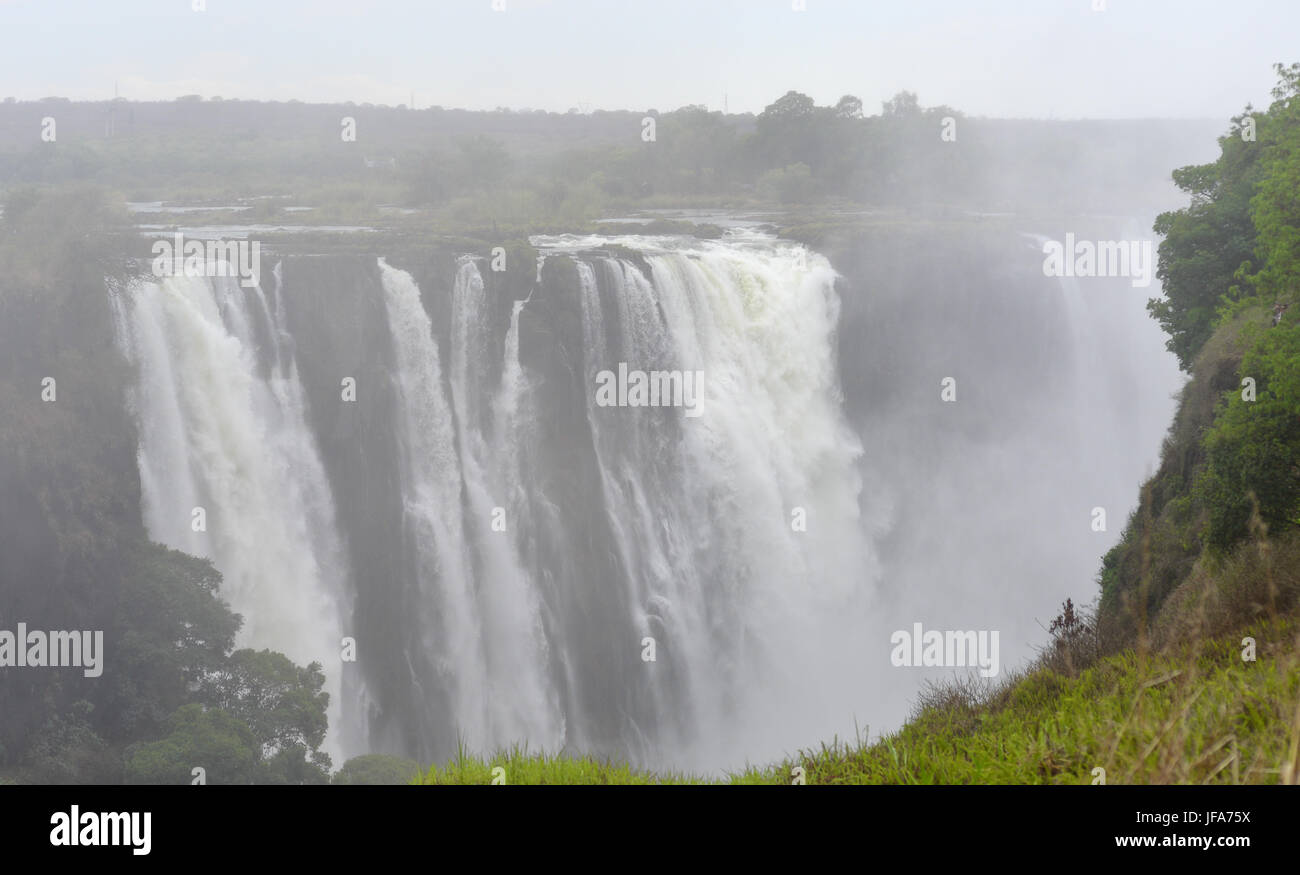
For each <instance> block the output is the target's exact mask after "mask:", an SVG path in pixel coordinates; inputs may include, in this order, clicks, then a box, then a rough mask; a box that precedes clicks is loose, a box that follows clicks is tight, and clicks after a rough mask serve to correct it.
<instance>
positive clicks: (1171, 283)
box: [1147, 106, 1262, 370]
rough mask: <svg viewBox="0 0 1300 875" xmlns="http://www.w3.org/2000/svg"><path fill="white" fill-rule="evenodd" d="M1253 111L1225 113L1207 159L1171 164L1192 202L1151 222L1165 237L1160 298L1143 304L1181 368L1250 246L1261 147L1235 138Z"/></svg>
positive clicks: (1210, 324)
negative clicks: (1212, 157)
mask: <svg viewBox="0 0 1300 875" xmlns="http://www.w3.org/2000/svg"><path fill="white" fill-rule="evenodd" d="M1252 116H1253V113H1252V110H1251V108H1250V107H1249V106H1247V107H1246V111H1245V112H1244V113H1242V114H1241V115H1239V116H1236V117H1234V118H1233V119H1232V126H1231V128H1230V129H1229V131H1228V133H1227V134H1225V135H1224V136H1222V137H1220V138H1219V148H1220V155H1219V157H1218V159H1217V160H1216V161H1215V162H1214V163H1212V164H1201V165H1193V166H1188V167H1181V168H1179V169H1178V170H1175V171H1174V173H1173V178H1174V183H1175V184H1176V185H1177V186H1178V187H1179V188H1180V189H1182V190H1183V191H1185V192H1187V193H1188V194H1189V195H1191V198H1192V202H1191V204H1190V205H1189V206H1187V207H1184V208H1183V209H1181V210H1173V211H1170V212H1165V213H1161V214H1160V215H1159V216H1158V217H1157V218H1156V221H1155V225H1154V230H1155V232H1156V233H1157V234H1160V235H1161V236H1163V237H1164V240H1162V241H1161V243H1160V247H1159V263H1158V265H1157V268H1156V276H1158V277H1159V278H1160V282H1161V290H1162V291H1163V293H1164V297H1163V298H1153V299H1151V300H1150V301H1148V302H1147V310H1148V311H1149V312H1150V313H1151V315H1152V316H1154V317H1155V319H1156V321H1158V322H1159V323H1160V325H1161V327H1162V328H1164V330H1165V332H1166V333H1167V334H1168V335H1169V340H1168V341H1166V344H1165V345H1166V346H1167V347H1168V349H1169V351H1170V352H1172V353H1173V354H1174V355H1175V356H1177V357H1178V363H1179V365H1180V366H1181V367H1182V368H1183V370H1190V369H1191V366H1192V360H1193V359H1195V358H1196V353H1197V352H1199V351H1200V349H1201V347H1202V346H1204V345H1205V341H1206V340H1208V339H1209V337H1210V334H1211V333H1212V332H1213V330H1214V323H1215V316H1216V312H1217V310H1218V308H1219V305H1220V303H1221V301H1222V299H1223V298H1224V296H1225V295H1228V294H1229V293H1230V292H1231V291H1232V289H1233V288H1234V285H1235V282H1234V281H1235V280H1236V279H1238V277H1239V273H1238V271H1239V270H1240V269H1241V268H1242V266H1243V264H1246V263H1247V262H1248V261H1249V259H1250V257H1251V255H1252V254H1253V252H1254V249H1255V224H1254V222H1253V221H1252V218H1251V210H1250V200H1251V197H1252V196H1253V195H1254V193H1255V189H1256V187H1257V186H1258V184H1259V180H1260V177H1261V169H1260V167H1259V158H1260V155H1261V152H1262V149H1261V146H1260V143H1259V142H1257V141H1255V142H1252V141H1251V140H1249V139H1243V137H1242V132H1243V130H1244V129H1245V126H1246V125H1247V123H1248V119H1250V118H1251V117H1252Z"/></svg>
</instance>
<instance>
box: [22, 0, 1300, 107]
mask: <svg viewBox="0 0 1300 875" xmlns="http://www.w3.org/2000/svg"><path fill="white" fill-rule="evenodd" d="M501 2H504V5H505V7H506V9H505V11H503V12H498V11H494V10H493V8H492V7H493V2H492V0H424V2H417V0H410V2H399V0H392V2H383V0H372V2H365V0H355V2H344V0H203V3H204V5H206V7H207V8H206V11H203V12H196V11H194V10H193V8H192V6H193V5H195V4H196V0H111V2H106V0H67V2H64V0H0V97H4V96H10V95H12V96H14V97H18V98H20V99H35V98H39V97H45V96H51V95H58V96H64V97H71V98H74V99H97V100H98V99H105V98H109V97H112V96H113V87H114V83H115V82H116V83H117V86H118V88H119V89H120V93H121V95H122V96H123V97H126V98H129V99H134V100H154V99H170V98H173V97H176V96H178V95H181V94H191V93H195V94H202V95H204V96H206V97H211V96H213V95H220V96H223V97H239V98H246V99H259V98H260V99H288V98H295V97H296V98H299V99H302V100H306V101H311V102H334V101H346V100H352V101H356V102H358V103H360V102H366V101H369V102H372V103H388V104H398V103H407V102H409V101H410V99H411V94H412V92H414V95H415V103H416V106H421V107H422V106H428V105H430V104H440V105H443V106H448V107H452V106H456V107H465V108H469V109H491V108H494V107H496V106H509V107H512V108H523V107H529V108H537V109H550V110H559V111H563V110H567V109H569V108H570V107H575V106H580V107H583V108H589V109H636V110H643V109H649V108H655V109H660V110H669V109H675V108H676V107H678V106H682V105H684V104H688V103H702V104H705V105H707V106H708V107H710V108H711V109H713V108H722V105H723V99H724V95H725V96H726V97H727V101H728V106H729V108H730V110H731V111H733V112H738V111H739V112H743V111H752V112H760V111H762V109H763V107H764V106H765V105H767V104H768V103H770V102H772V101H773V100H774V99H775V98H776V97H778V96H780V95H781V94H782V93H784V92H785V91H787V90H789V89H792V88H793V89H797V90H799V91H803V92H805V93H807V94H810V95H811V96H812V97H814V98H815V99H816V100H817V102H818V103H821V104H826V103H833V102H834V101H835V100H836V99H837V98H839V96H840V95H842V94H845V93H851V94H856V95H858V96H859V97H861V98H862V99H863V101H864V103H865V104H866V106H867V109H868V111H869V112H875V111H878V110H879V105H880V102H881V101H882V100H884V99H886V98H888V97H889V96H891V95H892V94H894V93H896V92H898V91H900V90H902V89H908V90H912V91H915V92H917V93H918V94H919V96H920V99H921V103H922V104H923V105H927V106H928V105H933V104H939V103H944V104H948V105H950V106H953V107H955V108H957V109H959V110H961V111H963V112H966V113H968V114H971V115H988V116H1038V117H1056V118H1079V117H1091V118H1095V117H1123V118H1132V117H1192V116H1196V117H1213V118H1227V117H1228V116H1231V115H1233V114H1234V113H1236V112H1238V111H1239V110H1240V109H1241V108H1242V106H1243V105H1244V104H1245V103H1246V102H1247V101H1253V102H1254V103H1255V105H1256V106H1260V105H1267V103H1268V100H1269V97H1268V91H1269V89H1270V88H1271V87H1272V85H1273V80H1274V76H1273V73H1272V68H1271V65H1272V64H1273V62H1274V61H1283V62H1286V63H1290V62H1292V61H1296V60H1300V0H1233V2H1228V0H1104V5H1105V6H1106V7H1107V8H1106V9H1105V11H1102V12H1094V11H1093V9H1092V6H1093V2H1094V0H804V3H805V5H806V7H807V8H806V11H802V12H799V11H794V10H793V9H792V6H793V5H795V3H796V2H797V0H498V3H501Z"/></svg>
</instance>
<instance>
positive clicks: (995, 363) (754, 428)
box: [116, 223, 1180, 770]
mask: <svg viewBox="0 0 1300 875" xmlns="http://www.w3.org/2000/svg"><path fill="white" fill-rule="evenodd" d="M1110 227H1111V228H1112V229H1114V230H1115V231H1117V232H1131V230H1132V229H1131V228H1125V227H1124V226H1123V225H1122V224H1120V223H1114V224H1112V225H1111V226H1110ZM1115 236H1117V237H1121V238H1122V237H1123V233H1117V234H1116V235H1115ZM1034 242H1035V241H1034V240H1033V239H1030V238H1028V237H1027V235H1025V234H1022V233H1018V232H1015V231H1013V230H1011V229H1010V228H981V227H979V226H978V225H974V224H972V225H971V226H969V227H965V228H962V229H960V230H958V231H956V232H952V231H948V230H946V229H925V228H920V229H917V228H911V229H897V228H889V227H885V228H882V229H880V230H879V231H875V232H857V233H855V234H854V235H853V236H852V237H850V238H847V239H843V238H835V239H832V240H829V241H828V246H827V254H826V255H824V254H821V253H819V252H817V251H816V250H814V249H811V248H809V247H807V246H804V245H803V244H798V243H792V242H790V241H782V240H780V239H777V238H774V237H772V236H771V235H770V234H766V233H760V232H752V231H743V230H738V231H734V232H731V233H729V234H728V235H726V236H725V237H723V238H722V239H720V240H716V241H693V240H690V239H687V238H667V239H665V238H650V237H613V238H608V237H589V238H582V237H558V238H536V239H535V240H534V243H536V244H537V246H538V251H539V253H541V257H540V268H539V269H537V271H536V273H535V274H534V275H533V276H531V277H525V278H523V279H521V278H519V277H518V276H516V275H512V274H510V273H509V271H495V272H494V271H492V270H491V269H490V261H489V259H486V258H473V257H467V256H464V255H458V254H456V253H455V252H453V251H450V250H446V251H442V252H438V251H436V250H435V251H433V252H432V253H427V252H426V253H422V254H421V255H417V256H414V257H412V255H409V254H408V255H407V256H405V257H403V256H400V255H394V256H391V257H388V258H383V257H381V258H372V257H368V256H355V257H335V256H310V255H301V256H294V255H289V256H285V257H281V258H278V259H274V261H273V264H274V266H273V267H269V268H268V269H267V270H266V274H267V275H268V276H270V277H272V281H271V282H269V283H267V284H266V286H267V288H265V289H262V288H254V289H250V290H247V291H246V290H244V289H243V288H241V287H239V286H238V285H237V282H238V281H237V280H235V279H233V278H232V279H227V278H220V277H217V278H169V279H164V280H161V281H158V282H154V283H150V282H145V283H143V284H140V285H137V286H135V287H134V288H132V289H131V290H130V291H128V292H126V293H123V294H121V295H119V296H118V298H117V299H116V301H117V306H118V307H119V308H120V309H121V311H122V315H121V316H120V317H119V327H118V329H117V334H118V342H119V343H120V344H122V345H123V346H124V349H125V350H126V353H127V357H128V359H130V360H131V361H132V363H133V364H134V365H135V366H136V368H137V371H138V377H137V380H138V382H137V384H136V385H135V386H134V387H133V390H132V397H133V405H132V409H133V411H134V413H135V416H136V417H137V427H138V430H139V433H140V434H141V444H140V455H139V458H140V472H141V482H142V485H143V486H144V495H145V509H146V510H145V516H146V521H147V525H148V527H149V531H150V534H151V536H152V537H154V538H156V539H157V540H159V541H162V542H163V543H165V544H167V545H168V546H172V547H176V548H180V549H187V550H189V551H190V552H194V553H196V554H198V555H204V556H209V557H211V558H212V559H213V560H214V561H215V563H216V565H217V567H218V569H219V570H221V571H222V573H223V575H224V576H225V578H226V581H227V583H226V584H225V586H226V587H227V589H226V592H228V593H230V597H231V602H232V606H233V607H234V608H235V609H236V610H238V611H240V612H241V613H244V614H245V615H246V616H248V617H249V618H250V619H252V620H253V621H254V622H253V623H252V624H251V625H250V627H249V628H248V629H247V630H246V632H245V634H246V635H247V640H249V641H250V642H252V643H253V644H254V645H255V646H263V647H275V648H278V649H283V650H284V651H285V652H286V654H287V655H289V656H290V657H291V658H293V659H295V660H296V661H299V662H303V663H305V662H308V661H313V660H319V661H322V662H323V663H324V665H325V667H326V670H325V673H326V676H327V678H328V684H327V689H328V690H329V691H330V693H331V696H332V703H333V704H332V707H331V726H332V727H333V730H332V731H333V733H334V734H333V736H332V741H331V745H332V749H333V750H334V751H335V752H337V753H338V754H340V755H344V756H351V755H355V754H357V753H361V752H366V751H371V750H382V751H387V752H391V753H396V754H402V755H407V756H411V757H415V758H418V759H420V760H427V761H441V760H445V759H446V758H448V757H450V756H452V755H453V754H454V753H455V751H456V750H457V745H458V744H465V745H467V746H469V747H470V748H471V749H474V750H492V749H498V748H501V747H504V746H509V745H511V744H516V743H518V744H523V743H527V744H528V745H530V746H533V747H537V748H540V749H543V750H579V751H594V752H598V753H600V754H602V755H607V756H615V757H620V758H626V759H629V760H631V761H632V762H635V763H638V764H644V765H647V766H653V767H659V768H678V769H697V770H698V769H706V770H708V769H719V768H733V767H737V766H739V765H742V764H743V763H744V762H746V761H754V760H762V759H764V758H768V759H770V758H772V757H774V756H779V755H782V754H784V753H787V752H789V751H790V750H791V749H792V748H794V747H795V746H797V745H798V744H799V743H800V742H799V739H800V738H806V737H809V736H810V735H811V736H817V737H821V736H829V735H832V734H837V733H838V734H840V735H841V736H845V735H850V734H851V733H852V732H853V731H855V725H856V726H857V727H866V726H870V727H871V728H872V729H873V730H874V731H881V730H883V729H887V728H889V727H890V726H891V725H893V724H896V723H897V722H898V721H900V720H901V719H902V717H903V716H905V714H906V708H907V706H908V704H909V702H910V701H911V697H912V696H913V695H914V692H915V684H916V683H917V678H916V677H915V676H913V677H907V678H902V679H900V678H898V677H897V674H896V673H891V672H890V671H889V663H888V648H887V647H886V646H884V644H883V643H882V642H887V641H888V640H889V634H890V632H891V631H892V630H894V629H896V628H911V625H912V623H913V621H914V620H918V619H920V620H923V621H924V622H925V623H926V624H927V625H932V626H940V627H943V626H945V624H947V625H949V626H951V625H952V623H954V622H956V620H957V618H959V617H967V618H969V617H971V616H972V615H974V616H977V617H978V618H979V621H980V622H979V624H978V625H977V627H978V628H984V629H995V630H1001V631H1002V634H1003V636H1004V640H1006V642H1007V645H1006V651H1007V652H1006V654H1005V656H1004V657H1003V658H1004V660H1006V661H1007V662H1008V663H1010V662H1013V661H1015V660H1022V661H1023V660H1026V659H1028V658H1029V657H1030V656H1031V655H1032V654H1033V647H1034V642H1035V640H1036V632H1035V630H1036V629H1039V627H1040V626H1041V624H1042V622H1043V618H1044V615H1045V613H1047V612H1048V611H1049V610H1050V609H1051V608H1052V607H1053V606H1054V604H1055V603H1056V602H1057V601H1060V600H1063V599H1064V598H1065V597H1067V596H1068V595H1069V594H1070V593H1071V592H1074V591H1077V589H1076V588H1077V584H1078V581H1079V580H1080V579H1085V580H1086V579H1087V578H1088V576H1090V575H1091V574H1092V573H1094V572H1095V567H1096V557H1097V555H1098V553H1099V552H1100V551H1102V550H1103V549H1104V548H1106V547H1108V546H1109V545H1110V543H1111V542H1113V535H1110V534H1106V533H1097V532H1094V531H1091V530H1090V528H1089V526H1088V523H1089V521H1090V518H1089V516H1088V514H1089V512H1090V511H1091V509H1092V508H1093V507H1097V506H1101V507H1105V508H1108V510H1109V512H1110V514H1111V515H1112V517H1113V518H1114V519H1115V520H1116V521H1120V520H1122V519H1123V517H1124V516H1125V515H1126V514H1127V512H1128V510H1129V508H1130V507H1131V506H1132V503H1133V501H1134V493H1133V487H1132V484H1133V483H1134V481H1135V480H1136V479H1138V478H1140V476H1141V475H1142V474H1143V473H1144V472H1143V467H1144V466H1149V465H1150V464H1151V461H1152V460H1153V459H1154V454H1155V450H1156V448H1157V447H1158V442H1159V439H1160V436H1161V434H1162V433H1163V430H1164V427H1165V423H1166V422H1167V418H1168V415H1169V412H1170V411H1171V409H1172V400H1171V397H1172V394H1173V392H1174V391H1175V390H1176V389H1177V388H1178V386H1179V384H1180V380H1179V378H1178V376H1177V369H1176V366H1174V365H1173V364H1172V361H1171V357H1170V356H1169V355H1168V353H1166V352H1165V351H1164V350H1163V349H1162V345H1161V343H1160V338H1159V336H1158V333H1157V332H1155V331H1153V330H1151V327H1150V326H1147V325H1144V324H1143V318H1142V317H1143V315H1144V305H1145V301H1144V300H1143V299H1142V298H1141V297H1140V296H1138V295H1136V294H1134V293H1133V291H1132V290H1131V289H1129V288H1126V285H1127V284H1125V283H1124V282H1123V281H1122V280H1100V281H1096V285H1093V286H1090V287H1088V288H1086V289H1085V288H1084V287H1083V286H1081V285H1079V280H1078V279H1073V278H1069V279H1059V280H1058V279H1055V278H1051V277H1044V276H1043V273H1044V271H1043V269H1042V253H1041V250H1040V249H1039V248H1038V247H1036V246H1035V245H1034ZM602 247H604V248H602ZM617 247H625V248H626V249H627V250H630V251H631V252H633V253H636V258H628V257H616V256H612V255H607V254H602V253H603V252H605V251H607V250H608V249H610V248H617ZM998 249H1006V250H1010V251H1011V252H1012V253H1014V256H1015V257H1013V258H1009V259H1006V258H1004V259H999V260H998V261H997V262H996V263H995V262H993V261H992V259H990V257H989V255H988V253H989V252H990V251H995V250H998ZM828 256H829V257H828ZM271 258H272V257H270V256H268V262H269V263H270V262H271ZM399 265H400V266H399ZM533 267H534V266H533V265H532V264H529V265H527V270H528V271H529V272H531V271H532V269H533ZM953 277H958V278H960V279H958V280H957V281H955V282H954V281H953V280H952V278H953ZM507 278H509V279H507ZM190 324H193V326H194V327H192V328H191V327H188V326H189V325H190ZM193 332H197V334H194V335H193V339H192V340H179V339H173V340H172V341H170V342H165V341H161V340H159V339H158V338H159V337H161V336H162V335H166V336H168V337H172V338H178V337H183V336H185V335H187V334H191V333H193ZM151 335H152V336H153V339H152V340H151V339H150V336H151ZM1012 351H1013V352H1014V354H1009V352H1012ZM620 362H621V363H624V364H625V365H630V366H632V367H636V368H642V369H644V370H645V371H657V370H660V369H664V370H666V371H678V372H681V371H688V372H689V371H696V372H699V373H700V374H702V375H703V376H704V382H703V385H704V387H705V388H704V392H703V409H702V410H700V411H697V413H698V414H699V416H698V418H695V417H692V416H690V412H689V411H687V410H684V409H681V408H674V407H672V406H670V405H665V406H664V407H646V408H642V409H636V408H627V407H622V408H620V407H611V408H606V407H602V406H601V405H600V404H599V403H597V396H598V387H599V385H600V382H599V378H598V376H599V373H600V372H601V371H603V370H606V369H610V368H614V367H615V366H616V365H617V364H618V363H620ZM953 374H958V375H960V379H959V380H956V381H955V400H953V401H945V400H943V398H942V395H943V392H942V390H943V388H944V386H943V381H944V379H945V378H949V377H951V375H953ZM348 380H351V381H352V386H353V387H354V391H352V392H351V393H349V392H348V390H347V385H346V383H347V381H348ZM223 384H225V389H227V390H232V391H234V392H235V393H236V395H238V396H239V397H240V398H241V399H242V403H236V402H234V401H231V402H228V403H229V404H230V405H232V406H228V407H223V408H221V409H222V410H223V411H224V412H223V413H222V414H221V416H219V417H217V418H215V419H214V418H212V417H210V416H209V415H208V411H209V410H211V409H213V408H212V406H213V404H214V401H215V398H216V397H217V395H216V394H214V393H219V392H221V391H222V389H223ZM193 392H200V393H202V397H186V396H187V395H190V394H191V393H193ZM1139 410H1140V411H1142V412H1143V414H1144V415H1143V416H1141V417H1139V416H1136V415H1135V412H1136V411H1139ZM235 424H238V425H239V431H235V430H233V429H232V427H231V426H232V425H235ZM240 432H244V433H245V434H244V435H243V436H241V437H236V435H237V434H239V433H240ZM920 435H924V436H925V438H924V439H919V436H920ZM237 447H238V449H237ZM241 453H242V454H245V458H246V461H243V462H239V463H237V464H236V465H235V466H234V467H233V468H227V466H225V465H216V466H215V468H216V469H217V470H223V471H229V474H228V475H222V477H223V479H222V480H216V479H214V476H215V475H214V474H213V471H214V464H213V460H214V458H215V459H227V458H239V454H241ZM205 454H206V455H207V456H208V458H207V459H206V461H205ZM259 464H260V465H263V466H267V465H269V466H270V467H269V468H268V469H267V470H265V471H261V472H259V468H258V465H259ZM1026 468H1027V469H1028V470H1030V471H1032V472H1033V473H1032V476H1030V477H1026V476H1025V475H1024V473H1023V472H1024V471H1025V470H1026ZM273 471H281V472H284V473H283V474H282V475H279V476H288V477H290V478H291V480H287V481H285V483H283V484H280V485H278V486H277V485H275V483H274V480H273V477H274V476H276V475H274V474H272V473H271V472H273ZM227 476H229V477H232V478H234V482H226V481H225V477H227ZM304 480H305V481H306V483H307V484H308V488H306V489H303V488H302V484H303V482H304ZM918 482H919V483H921V484H923V487H922V488H919V489H918V488H914V487H915V485H916V484H917V483H918ZM160 483H167V484H170V485H169V487H168V488H166V489H163V488H160V487H158V486H156V485H155V484H160ZM177 483H182V484H184V483H189V484H190V485H188V486H185V487H184V488H181V489H177V488H176V487H175V484H177ZM994 496H996V498H997V501H993V500H992V498H993V497H994ZM200 505H204V506H206V507H207V508H208V518H207V526H208V529H207V533H206V537H203V538H200V539H198V540H196V538H195V536H194V535H193V533H192V532H191V531H190V529H191V526H190V522H191V520H190V508H192V507H195V506H200ZM1026 516H1028V517H1029V518H1031V519H1033V520H1034V523H1033V524H1032V525H1026V523H1025V517H1026ZM794 520H801V522H795V521H794ZM276 525H281V526H284V525H287V526H291V527H293V528H292V530H294V531H297V532H298V533H299V534H296V535H291V534H289V533H288V532H286V533H285V534H281V535H276V536H274V539H275V541H276V542H277V543H285V544H288V545H293V544H295V543H296V544H297V546H296V547H291V548H289V549H287V550H286V552H285V554H284V555H283V556H282V557H280V558H277V556H276V555H275V554H268V553H266V551H265V550H263V549H254V548H253V547H252V544H254V543H260V542H261V539H264V538H267V537H268V536H269V535H270V532H271V531H272V530H271V529H268V526H276ZM1013 530H1014V531H1015V532H1016V537H1015V538H1014V539H1009V538H1008V532H1009V531H1013ZM294 538H298V541H296V542H295V541H294V540H293V539H294ZM1063 556H1066V557H1070V558H1069V559H1068V560H1066V559H1063ZM250 559H251V560H253V562H254V563H260V564H254V565H252V566H251V567H250V564H249V562H250ZM289 581H292V582H294V583H295V584H297V585H298V586H299V587H301V590H300V591H298V592H297V593H295V592H294V591H293V590H292V589H287V588H286V586H285V584H286V583H287V582H289ZM988 590H995V591H999V592H1009V593H1015V592H1021V593H1027V592H1032V593H1034V599H1032V600H1026V599H1019V600H1014V599H1013V600H1005V601H1004V600H984V601H982V602H981V603H980V604H982V605H983V607H982V609H979V608H976V607H975V605H974V604H972V603H971V602H970V601H969V600H970V599H971V598H972V596H973V594H976V593H979V592H982V591H988ZM967 622H968V623H969V619H968V620H967ZM1040 631H1041V630H1040ZM344 635H346V636H351V637H353V638H355V640H356V642H357V649H358V651H359V653H360V654H361V656H362V658H360V659H358V660H357V661H356V662H355V663H354V662H343V661H341V660H340V658H339V648H338V646H337V643H336V642H337V641H338V640H339V639H340V637H341V636H344ZM647 639H653V642H654V645H653V650H654V654H653V661H647V660H646V659H645V653H644V646H643V643H644V642H645V641H646V640H647ZM940 674H942V673H940ZM900 681H902V682H900ZM859 731H860V730H859Z"/></svg>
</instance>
